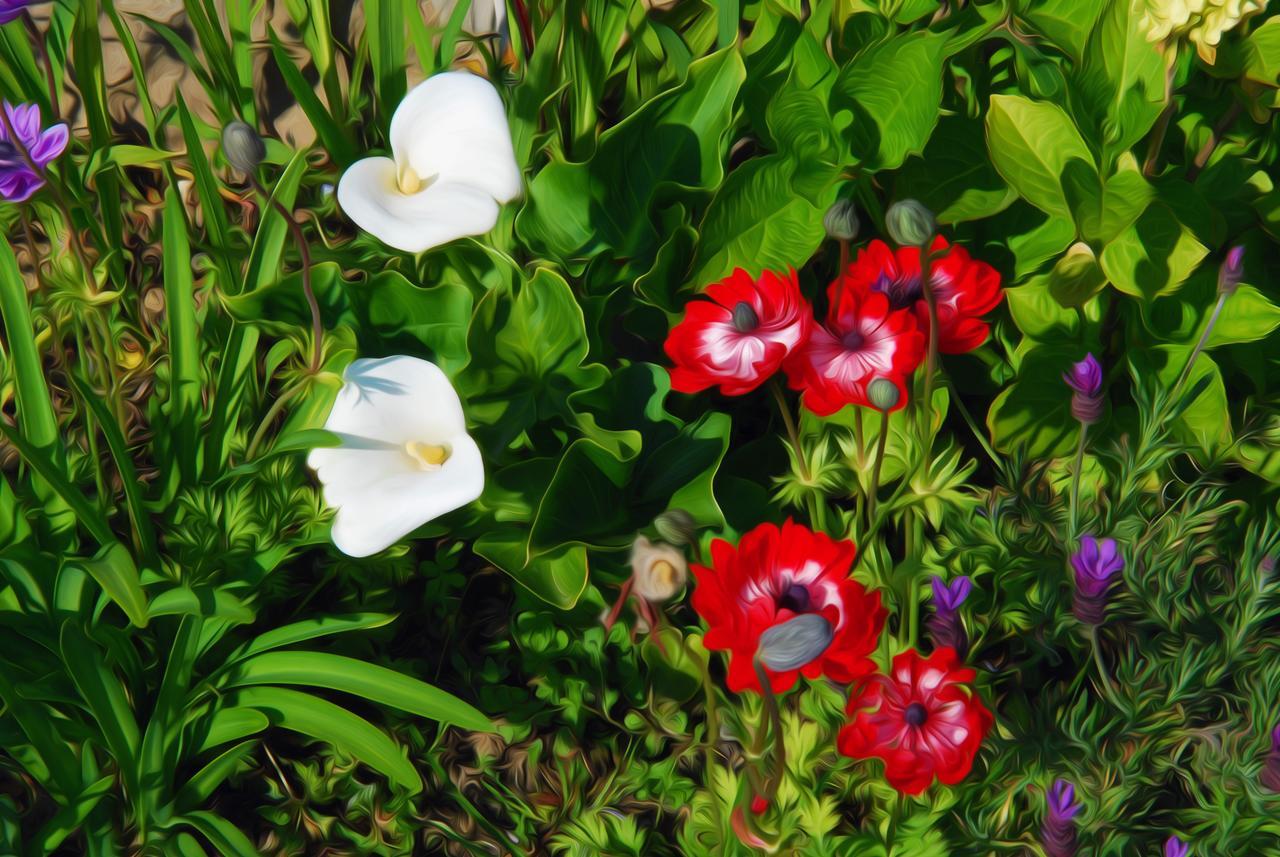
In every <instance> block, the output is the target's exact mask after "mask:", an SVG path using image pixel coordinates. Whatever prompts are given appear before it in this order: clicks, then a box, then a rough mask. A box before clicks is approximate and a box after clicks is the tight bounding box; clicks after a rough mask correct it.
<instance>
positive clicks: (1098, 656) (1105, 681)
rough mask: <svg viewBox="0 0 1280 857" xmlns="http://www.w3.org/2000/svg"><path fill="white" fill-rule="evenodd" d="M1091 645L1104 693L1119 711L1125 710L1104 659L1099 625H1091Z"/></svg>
mask: <svg viewBox="0 0 1280 857" xmlns="http://www.w3.org/2000/svg"><path fill="white" fill-rule="evenodd" d="M1089 646H1090V648H1092V649H1093V664H1094V666H1095V667H1096V668H1097V670H1098V681H1099V682H1100V683H1101V684H1102V691H1103V693H1104V694H1105V695H1106V697H1107V699H1108V701H1110V703H1111V704H1112V705H1113V706H1115V708H1116V710H1117V711H1123V710H1124V706H1123V705H1121V704H1120V696H1119V694H1118V693H1117V692H1116V687H1115V684H1113V683H1112V681H1111V673H1110V672H1109V671H1108V670H1107V665H1106V663H1105V662H1104V661H1103V660H1102V644H1101V643H1100V642H1099V640H1098V627H1097V626H1096V625H1091V626H1090V627H1089Z"/></svg>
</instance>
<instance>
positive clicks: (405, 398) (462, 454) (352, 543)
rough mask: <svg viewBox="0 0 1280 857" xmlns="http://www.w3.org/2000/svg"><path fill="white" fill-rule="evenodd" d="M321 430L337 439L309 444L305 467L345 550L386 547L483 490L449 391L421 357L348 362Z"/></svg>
mask: <svg viewBox="0 0 1280 857" xmlns="http://www.w3.org/2000/svg"><path fill="white" fill-rule="evenodd" d="M324 427H325V429H326V430H328V431H330V432H333V433H334V434H336V435H337V436H338V437H339V438H340V439H341V444H340V445H339V446H336V447H327V448H321V449H313V450H311V454H310V455H309V456H308V457H307V464H308V465H309V466H310V467H311V468H313V469H314V470H315V471H316V475H317V476H318V477H319V479H320V482H321V484H322V485H323V486H324V499H325V503H326V504H327V505H329V506H330V507H331V508H333V509H334V510H336V514H335V515H334V519H333V532H332V537H333V543H334V544H335V545H337V547H338V549H339V550H340V551H342V552H343V553H345V554H347V555H349V556H354V557H362V556H369V555H370V554H374V553H377V552H378V551H381V550H384V549H385V548H387V547H390V546H391V545H393V544H395V543H396V542H397V541H399V540H400V539H401V538H403V537H404V536H406V535H408V534H409V533H411V532H413V531H414V530H416V529H417V528H418V527H420V526H422V525H423V524H425V523H427V522H428V521H430V520H432V519H433V518H437V517H439V516H440V515H443V514H445V513H446V512H451V511H453V510H454V509H457V508H459V507H461V506H465V505H466V504H467V503H470V502H471V501H472V500H475V499H476V498H477V497H479V496H480V492H481V491H482V490H483V488H484V464H483V462H482V461H481V458H480V449H479V447H477V446H476V443H475V441H474V440H472V439H471V437H470V436H469V435H468V434H467V426H466V420H465V419H464V417H463V414H462V403H461V402H460V401H459V400H458V394H457V393H456V392H455V391H454V389H453V385H452V384H450V383H449V379H448V377H446V376H445V374H444V372H442V371H440V369H439V367H437V366H436V365H435V364H433V363H429V362H427V361H426V360H420V359H418V358H417V357H407V356H403V355H402V356H396V357H383V358H379V359H368V358H364V359H360V360H356V361H354V362H353V363H352V364H351V365H350V366H348V367H347V369H346V371H345V372H344V373H343V385H342V389H341V390H339V391H338V397H337V399H336V400H335V401H334V403H333V410H332V411H330V412H329V418H328V420H327V421H326V422H325V425H324Z"/></svg>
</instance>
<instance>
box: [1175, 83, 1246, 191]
mask: <svg viewBox="0 0 1280 857" xmlns="http://www.w3.org/2000/svg"><path fill="white" fill-rule="evenodd" d="M1243 109H1244V108H1243V107H1242V106H1241V104H1240V102H1239V101H1233V102H1232V103H1231V106H1230V107H1228V108H1227V112H1226V113H1224V114H1222V118H1221V119H1219V120H1218V124H1217V125H1214V126H1213V131H1212V133H1210V134H1209V139H1208V140H1205V141H1204V145H1203V146H1201V147H1200V151H1198V152H1196V157H1195V160H1194V161H1192V162H1191V166H1190V168H1188V169H1187V181H1189V182H1193V181H1195V180H1196V176H1198V175H1200V171H1201V170H1202V169H1204V165H1205V164H1207V163H1209V158H1211V157H1213V150H1214V149H1216V148H1218V143H1219V141H1220V140H1221V139H1222V135H1223V134H1225V133H1227V129H1228V128H1230V127H1231V123H1233V122H1235V121H1236V119H1237V118H1238V117H1239V116H1240V111H1241V110H1243Z"/></svg>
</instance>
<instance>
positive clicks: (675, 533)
mask: <svg viewBox="0 0 1280 857" xmlns="http://www.w3.org/2000/svg"><path fill="white" fill-rule="evenodd" d="M653 528H654V529H655V530H657V531H658V536H659V537H660V538H661V539H662V540H663V541H664V542H668V543H669V544H673V545H680V546H683V545H691V544H693V542H694V540H695V539H696V538H697V536H698V523H697V522H696V521H695V520H694V519H693V515H690V514H689V513H688V512H686V511H685V510H684V509H668V510H667V511H665V512H663V513H662V514H661V515H659V516H658V517H656V518H654V519H653Z"/></svg>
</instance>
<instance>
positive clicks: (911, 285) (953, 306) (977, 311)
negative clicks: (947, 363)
mask: <svg viewBox="0 0 1280 857" xmlns="http://www.w3.org/2000/svg"><path fill="white" fill-rule="evenodd" d="M930 250H931V252H932V253H935V254H936V253H940V252H943V251H945V252H946V255H944V256H943V257H942V258H941V259H936V260H934V262H933V263H932V264H931V265H930V268H929V281H930V283H932V285H933V291H934V294H935V295H936V297H937V300H938V350H939V351H941V352H943V353H944V354H964V353H965V352H968V351H972V350H973V349H975V348H977V347H978V346H979V345H981V344H982V343H984V342H986V341H987V335H988V334H989V333H990V332H991V328H990V326H988V325H987V323H986V322H985V321H983V320H982V316H983V315H985V314H986V313H989V312H991V310H993V309H995V308H996V307H997V306H998V305H999V304H1000V299H1001V298H1002V297H1003V296H1004V293H1003V291H1001V289H1000V274H999V272H997V271H996V269H995V268H993V267H991V266H990V265H988V264H987V263H986V262H981V261H979V260H977V259H974V258H973V257H971V256H970V255H969V251H968V250H966V249H965V248H963V247H960V246H951V245H949V244H948V243H947V239H945V238H943V237H942V236H938V237H937V238H934V239H933V244H932V245H931V247H930ZM846 283H848V284H849V285H851V286H852V287H853V288H854V289H855V290H870V291H873V292H879V293H880V294H883V295H884V296H885V297H887V298H888V299H889V304H890V306H892V307H893V308H894V309H907V310H910V311H911V312H913V313H915V316H916V319H917V321H918V322H919V326H920V330H921V331H923V332H924V333H925V334H926V335H927V334H928V331H929V307H928V304H927V303H925V299H924V290H923V289H922V288H921V281H920V248H918V247H899V248H898V249H897V251H894V250H892V249H890V248H889V245H888V244H885V243H884V242H883V241H879V240H876V241H872V242H871V243H870V244H868V245H867V246H866V247H865V248H863V249H862V250H859V251H858V256H857V258H856V259H854V261H853V262H852V263H851V264H850V265H849V270H848V274H847V277H846Z"/></svg>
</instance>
